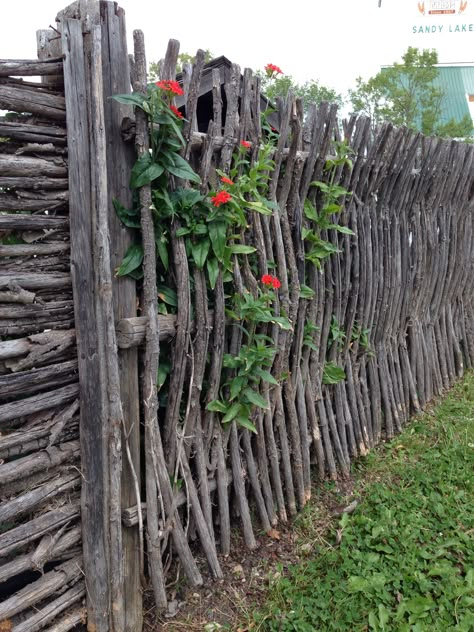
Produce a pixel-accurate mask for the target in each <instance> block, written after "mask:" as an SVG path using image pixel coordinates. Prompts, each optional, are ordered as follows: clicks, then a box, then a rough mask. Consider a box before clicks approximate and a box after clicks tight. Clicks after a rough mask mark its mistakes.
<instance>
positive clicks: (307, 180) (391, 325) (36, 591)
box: [0, 0, 474, 632]
mask: <svg viewBox="0 0 474 632" xmlns="http://www.w3.org/2000/svg"><path fill="white" fill-rule="evenodd" d="M57 22H58V25H57V28H58V30H57V32H56V31H42V32H39V36H38V42H39V60H34V61H33V60H31V61H25V60H17V61H11V60H0V107H1V108H3V109H7V110H9V111H10V112H12V113H13V112H16V114H9V115H7V116H6V117H3V118H2V119H0V136H1V137H2V139H3V140H2V142H1V143H0V230H1V231H2V233H1V240H0V256H1V260H0V421H1V422H2V427H1V434H0V459H1V461H0V591H1V595H2V597H1V598H2V601H1V603H0V622H3V623H5V622H6V623H5V625H6V624H8V625H10V624H11V629H12V630H14V631H16V632H19V631H20V630H21V631H25V632H26V631H27V630H28V631H29V632H32V631H35V630H43V629H48V630H50V631H51V632H52V631H55V632H59V630H61V631H62V630H69V629H72V628H73V627H74V626H76V625H77V624H78V623H80V622H81V621H83V622H85V621H86V620H87V626H88V629H90V630H94V632H108V631H115V632H122V631H124V630H126V631H127V632H137V631H138V630H140V629H141V627H142V591H143V589H144V588H145V586H146V585H147V583H149V584H150V586H151V587H152V589H153V592H154V596H155V601H156V604H157V607H158V609H162V608H164V607H166V605H167V589H166V584H167V578H168V576H169V573H170V569H171V570H172V569H174V568H175V566H176V564H179V565H180V566H181V568H182V570H183V572H184V574H185V576H186V578H187V581H188V583H189V584H190V585H191V586H199V585H202V584H203V582H204V581H210V577H212V578H220V577H222V576H223V573H222V570H221V566H220V561H219V556H220V555H222V554H223V555H227V554H228V553H229V551H230V550H231V546H232V538H231V526H232V525H234V526H240V527H241V528H242V532H243V537H244V541H245V544H246V545H247V547H248V548H249V549H255V548H256V547H257V546H258V541H257V538H256V536H255V529H256V528H257V529H258V530H259V531H262V530H263V531H265V532H266V533H267V534H270V535H271V534H272V533H273V530H274V529H275V528H278V524H281V523H286V522H287V521H288V520H289V518H290V517H292V516H294V515H295V514H296V513H297V512H298V511H299V510H301V509H302V508H303V507H304V505H305V504H306V503H307V502H308V500H309V498H310V496H311V489H312V485H314V484H317V481H318V480H323V479H325V478H328V477H329V478H333V479H336V478H338V477H348V476H349V474H350V466H351V463H352V462H353V460H354V459H356V458H357V457H358V456H360V455H364V454H367V452H368V451H369V450H370V449H371V448H373V447H374V446H375V445H377V444H378V443H380V441H382V440H384V439H389V438H391V437H393V436H394V435H395V434H396V433H397V432H399V431H400V430H401V429H402V427H403V426H404V424H405V423H406V422H407V421H408V420H409V418H410V416H411V415H412V414H414V413H416V412H418V411H420V410H421V409H423V408H424V407H425V406H426V404H427V403H428V402H430V400H432V399H433V397H435V396H437V395H440V394H441V393H442V392H443V391H445V390H446V389H447V388H449V387H450V386H451V385H452V384H453V382H454V381H455V379H456V378H457V377H458V376H460V375H462V373H463V372H464V369H465V367H472V363H473V362H474V343H473V340H474V337H473V335H474V292H473V290H474V287H473V286H474V281H473V279H474V275H473V273H474V254H473V252H474V250H473V245H474V243H473V242H474V232H473V228H474V222H473V219H474V213H473V211H474V204H473V185H474V178H473V174H474V171H473V160H474V148H473V147H472V146H470V145H468V144H463V143H458V142H455V141H448V140H441V139H438V138H425V137H423V136H422V135H421V134H417V133H415V132H413V131H411V130H408V129H396V128H393V127H392V126H391V125H389V124H387V125H384V126H383V127H381V128H380V129H379V130H378V131H377V133H376V134H375V135H374V134H373V132H372V131H371V126H370V121H369V120H368V119H367V118H364V117H351V118H350V119H348V120H345V121H339V120H338V118H337V109H336V107H335V106H332V105H329V104H327V103H323V104H321V105H320V106H319V107H311V108H310V109H309V112H308V113H307V115H306V116H304V114H303V105H302V102H301V100H299V99H295V98H293V97H292V95H291V94H290V95H289V96H288V98H287V99H281V100H279V102H278V103H277V104H275V106H276V112H277V116H276V118H275V116H273V117H272V119H271V120H272V125H275V122H274V121H277V123H278V125H277V127H276V129H275V128H272V126H270V125H268V124H266V123H265V116H264V122H263V124H262V112H261V107H262V103H264V101H262V99H261V95H260V79H259V77H258V76H256V75H255V74H253V73H252V72H251V71H250V70H245V71H244V73H243V74H242V73H241V71H240V68H239V67H238V66H237V65H232V66H231V67H230V68H229V69H228V72H226V73H225V76H226V80H225V82H224V84H222V80H221V76H222V75H221V74H220V73H219V70H218V69H215V68H214V69H213V71H212V78H213V81H212V107H210V109H209V116H208V130H207V133H200V132H198V131H197V129H198V127H197V108H198V100H199V98H200V85H201V77H202V75H203V71H204V73H205V67H204V66H205V64H204V52H203V51H198V53H197V56H196V61H195V63H194V65H193V66H192V67H191V66H186V67H185V68H184V69H183V73H182V75H180V81H181V85H182V86H183V89H184V105H183V106H182V108H181V112H182V113H183V114H184V116H185V121H184V123H181V122H180V120H179V115H176V124H177V125H180V126H181V127H180V130H181V132H182V135H183V139H184V140H183V145H182V147H181V148H180V149H179V156H180V158H179V159H176V162H175V163H172V165H171V167H170V168H171V171H170V172H169V174H168V176H166V172H165V176H163V177H166V178H167V179H166V183H167V184H166V186H167V192H166V193H165V194H164V193H159V191H158V188H157V183H158V182H163V181H164V180H163V179H162V180H159V178H161V177H162V175H163V170H161V166H160V162H159V161H160V158H159V155H158V157H157V155H156V154H154V153H153V151H154V149H155V145H154V142H155V140H154V137H153V138H151V139H150V134H151V135H153V134H155V133H157V134H158V133H160V132H159V129H160V126H161V127H162V128H163V126H164V122H163V121H164V120H165V119H160V121H162V122H161V123H160V121H158V123H159V125H160V126H154V125H153V124H150V121H149V116H148V114H147V112H146V108H145V109H142V108H141V107H135V108H133V107H132V106H131V105H128V104H127V98H123V97H122V99H121V102H119V101H117V100H115V99H113V98H112V97H113V96H114V95H117V94H120V95H127V94H130V93H131V92H132V86H133V90H134V93H135V95H138V97H137V101H136V103H137V105H138V106H139V105H140V103H142V104H143V102H144V101H146V99H147V98H148V97H147V96H146V95H147V93H148V92H147V91H148V87H147V80H146V60H145V49H144V43H143V36H142V35H141V33H140V32H135V34H134V39H135V51H134V57H133V58H132V60H133V63H132V64H129V58H128V54H127V47H126V33H125V23H124V15H123V12H122V10H121V9H119V8H118V7H117V6H116V4H115V3H112V2H108V1H101V2H95V1H92V0H80V1H79V2H75V3H74V4H72V5H71V6H70V7H68V8H67V9H65V10H64V11H63V12H62V13H61V14H60V15H59V16H58V18H57ZM178 52H179V45H178V43H177V42H176V41H173V40H172V41H171V42H170V44H169V46H168V50H167V53H166V57H165V59H164V60H163V62H162V64H161V80H162V81H173V80H174V79H175V76H176V63H177V56H178ZM29 76H40V77H42V82H41V83H32V82H31V81H29V80H20V79H18V77H29ZM151 89H152V90H156V88H155V87H152V88H151ZM140 95H142V96H141V97H140ZM133 98H134V97H133ZM140 99H141V101H140ZM263 114H264V115H265V113H263ZM202 120H203V112H202V110H201V112H200V121H202ZM66 125H67V131H66ZM157 130H158V131H157ZM242 141H243V142H244V146H245V147H244V148H243V146H242ZM341 148H344V152H345V153H344V156H343V157H342V158H341V153H340V152H341ZM150 149H151V150H152V151H151V153H150ZM262 152H265V153H264V156H265V161H266V162H262V161H263V159H262ZM137 158H138V159H139V161H140V160H142V164H143V161H144V160H148V161H151V163H153V160H156V161H157V162H156V163H153V164H156V165H158V167H154V169H155V171H154V172H153V173H154V174H155V177H153V178H148V179H147V178H143V177H142V180H141V181H138V184H136V182H137V178H136V167H134V164H135V162H136V160H137ZM181 159H182V160H183V161H186V162H187V164H188V165H189V166H190V167H189V169H191V168H192V169H193V170H194V171H192V172H191V171H189V170H188V171H187V170H186V169H187V167H186V166H184V167H183V163H182V162H181ZM151 163H150V164H151ZM263 164H264V166H265V169H263V167H262V169H261V172H262V173H263V175H262V173H261V172H260V171H259V169H260V167H261V165H263ZM176 165H180V166H181V168H180V169H178V168H177V167H176ZM257 165H258V166H259V169H256V168H255V169H254V171H252V168H253V167H256V166H257ZM173 170H174V173H173ZM257 172H258V173H257ZM189 173H195V174H197V175H198V176H199V181H197V178H196V184H194V182H193V181H192V179H190V176H189ZM259 173H260V175H259ZM134 174H135V175H134ZM157 174H158V175H157ZM131 176H132V183H133V181H134V178H135V184H134V185H133V192H132V190H131V188H130V186H129V184H130V182H131ZM230 176H232V179H231V177H230ZM222 178H224V181H222ZM245 178H247V180H245ZM252 178H254V180H255V182H257V185H256V188H255V195H254V196H249V194H248V192H247V193H242V194H239V195H241V197H239V196H238V195H237V193H236V191H237V188H232V187H234V186H235V187H237V186H238V185H237V184H236V183H238V181H241V182H243V181H244V180H245V182H251V181H252ZM225 179H227V180H228V181H232V182H233V183H234V184H232V185H229V187H230V188H227V189H222V188H221V187H222V186H223V185H222V182H225V181H226V180H225ZM148 180H149V182H148ZM218 191H221V193H222V191H225V192H228V194H229V197H226V196H224V197H222V195H221V198H218V200H219V199H220V200H221V202H220V204H222V200H227V201H228V200H233V201H236V200H237V198H238V199H239V200H241V202H239V203H241V205H242V208H245V221H244V222H243V223H242V224H241V225H240V226H239V227H238V229H237V230H233V231H231V232H230V233H229V234H228V235H226V236H225V240H226V241H225V243H224V245H222V244H221V245H220V246H219V245H218V240H217V238H215V235H214V236H213V234H211V233H212V230H211V229H208V228H202V229H200V230H198V231H196V232H195V233H194V234H192V236H191V237H189V234H190V230H191V229H190V230H188V228H187V226H186V225H185V223H184V220H182V218H181V217H180V216H179V214H178V211H176V208H177V202H176V200H178V201H179V203H180V204H181V205H183V204H184V202H183V200H184V199H185V197H186V196H188V197H187V198H186V199H190V198H189V195H190V194H192V195H193V196H195V197H194V198H193V199H194V200H195V202H193V203H191V206H190V208H191V211H190V214H189V215H188V216H187V217H190V218H191V220H192V221H194V220H195V219H196V222H197V218H198V217H201V215H199V214H200V213H201V214H202V212H203V209H204V210H205V209H208V211H209V218H208V219H209V222H211V220H212V221H214V220H215V219H216V218H217V220H216V221H217V222H218V221H219V217H218V213H217V211H218V210H219V204H213V203H212V202H211V199H210V198H211V196H215V195H217V192H218ZM160 196H161V197H160ZM167 196H168V198H169V199H170V200H171V201H172V202H173V201H174V203H175V207H173V212H168V211H167V210H166V209H167V208H168V210H169V207H168V206H167V204H168V202H167V199H168V198H167ZM260 198H261V199H260ZM224 203H225V202H224ZM193 204H194V206H193ZM206 205H207V206H206ZM215 207H217V211H216V208H215ZM180 208H184V207H183V206H181V207H180ZM220 208H221V210H222V206H221V207H220ZM262 211H264V212H262ZM212 213H214V215H211V214H212ZM183 217H184V216H183ZM212 218H214V220H213V219H212ZM191 220H190V221H191ZM207 225H208V224H207V223H206V220H205V219H204V220H203V226H207ZM209 226H210V223H209ZM192 230H195V227H194V224H193V228H192ZM206 230H211V232H209V233H206V232H205V231H206ZM200 235H201V236H200ZM202 235H204V237H202ZM209 235H210V238H209V239H208V242H209V243H208V242H206V241H205V240H206V239H207V238H208V236H209ZM200 239H202V240H203V241H202V242H201V241H199V240H200ZM202 244H205V246H203V247H202V248H201V246H202ZM198 246H199V248H198ZM226 248H227V250H226ZM203 252H204V255H202V253H203ZM213 252H215V253H219V252H221V254H222V257H221V259H219V257H217V255H216V257H217V258H216V260H215V261H214V262H212V261H210V257H211V253H213ZM130 253H132V254H133V253H134V254H135V255H136V256H137V257H138V259H137V261H138V263H137V265H134V266H130V265H128V268H127V269H124V267H123V265H121V264H122V261H123V260H124V258H125V261H127V255H128V257H129V258H128V261H129V263H130V260H131V255H130ZM137 253H138V254H137ZM226 253H230V254H229V256H228V257H227V259H226V256H227V255H226ZM206 257H207V258H208V261H207V262H206ZM165 264H166V265H165ZM127 271H129V272H134V274H133V275H132V276H130V275H126V274H122V272H127ZM137 272H138V274H137ZM262 279H264V282H262ZM268 279H271V281H270V282H269V283H270V285H271V284H272V283H273V287H271V288H268V287H267V286H268V283H266V282H265V280H268ZM257 303H258V306H260V307H259V309H260V308H261V310H263V312H262V311H260V312H259V313H263V314H264V316H265V318H263V320H260V321H258V322H255V321H251V320H250V319H248V318H247V317H245V316H244V315H243V314H244V312H245V310H247V311H246V312H245V313H246V314H248V313H250V312H251V308H252V309H254V311H255V310H256V309H257V308H256V307H255V305H256V304H257ZM262 305H263V307H262ZM236 306H237V307H238V308H239V309H240V311H238V309H237V307H236ZM265 310H266V311H265ZM269 310H271V316H268V314H269V313H270V311H269ZM252 313H253V312H252ZM257 342H258V344H260V343H261V348H260V347H259V349H260V353H261V354H265V353H266V354H267V355H266V356H264V355H261V356H260V357H261V358H263V359H262V360H261V364H260V365H259V366H257V367H256V369H255V371H256V373H254V374H252V376H251V377H250V378H249V377H248V373H246V372H245V371H246V369H245V367H244V364H245V363H247V364H246V365H245V366H247V368H248V366H250V360H249V357H250V355H249V354H250V352H251V351H252V349H253V347H252V344H254V343H255V345H257ZM257 346H258V345H257ZM255 348H256V347H255ZM270 351H271V353H270ZM239 362H241V363H242V364H241V365H239ZM242 367H244V368H242ZM239 371H240V372H239ZM255 375H257V376H259V379H258V380H257V379H256V378H255ZM246 376H247V377H246ZM235 378H242V379H243V380H244V381H242V380H241V381H240V382H239V381H238V379H237V381H236V379H235ZM245 380H247V381H245ZM239 385H240V386H239ZM242 385H243V386H242ZM239 388H240V389H243V390H245V392H246V397H247V400H245V402H246V403H245V402H244V400H239V399H238V393H239V392H240V391H239V390H238V389H239ZM234 389H235V390H234ZM248 398H250V399H248ZM249 401H250V403H252V402H253V405H252V406H250V404H249V403H248V402H249ZM236 402H240V403H238V404H236ZM242 402H244V403H242ZM233 406H234V408H232V407H233ZM244 412H247V413H248V414H246V415H244ZM253 430H255V431H256V432H254V431H253ZM315 481H316V483H315ZM205 561H207V566H208V568H206V564H205V563H204V562H205ZM84 600H85V605H84ZM6 629H10V628H6Z"/></svg>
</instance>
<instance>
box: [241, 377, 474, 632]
mask: <svg viewBox="0 0 474 632" xmlns="http://www.w3.org/2000/svg"><path fill="white" fill-rule="evenodd" d="M473 421H474V375H473V374H472V373H470V374H469V375H467V376H466V378H465V379H464V381H463V382H462V383H460V384H458V385H457V386H456V387H455V388H454V389H453V391H452V392H451V393H450V394H449V395H448V397H447V398H446V399H445V400H444V402H443V403H442V404H441V405H440V406H438V407H437V408H436V409H434V410H433V411H432V412H431V413H429V414H424V415H422V416H420V417H418V418H416V419H414V420H413V421H412V422H411V424H410V425H409V426H408V427H407V429H406V430H405V431H404V433H403V434H401V435H399V436H398V437H397V438H396V439H395V440H393V441H392V442H391V443H388V444H386V445H385V446H382V447H381V448H379V449H378V450H376V451H375V452H373V453H372V454H370V455H369V456H368V457H366V458H365V459H364V460H359V461H358V463H357V464H356V465H355V467H354V472H353V475H354V478H355V483H354V488H353V491H352V495H351V496H350V497H348V496H347V495H346V496H344V493H343V492H341V491H339V496H338V497H336V496H337V493H338V492H337V490H335V489H334V483H333V484H327V485H325V486H323V490H322V492H321V493H322V494H323V495H324V494H326V500H327V498H328V497H329V498H331V497H332V498H333V500H338V501H339V502H341V501H342V502H343V503H344V502H345V503H347V504H348V502H349V501H350V500H352V498H353V497H356V498H358V500H359V506H358V507H357V509H356V511H355V512H354V513H353V514H352V515H348V514H344V515H343V516H342V518H341V517H339V518H337V519H334V520H332V521H331V522H330V525H329V527H328V528H326V530H325V532H324V535H322V534H321V529H320V527H319V528H318V516H319V521H321V510H318V509H317V504H318V503H317V501H316V503H315V504H314V505H313V504H312V505H311V506H309V507H308V508H307V509H306V510H305V511H304V512H303V513H302V516H301V518H300V519H299V521H298V523H297V525H296V527H297V528H298V527H299V546H300V547H301V545H302V544H305V543H306V549H305V550H308V547H309V544H311V546H312V547H313V551H314V552H313V553H312V554H311V558H306V559H305V560H304V561H303V562H302V563H300V564H298V565H297V566H294V567H290V568H289V569H288V570H287V571H286V572H283V570H282V576H281V577H279V576H278V574H277V579H274V580H271V581H270V586H269V593H268V600H267V601H266V603H264V604H263V606H262V605H261V606H260V611H259V612H258V613H257V614H255V615H254V616H253V621H252V623H251V624H250V626H249V627H250V629H252V630H255V631H257V630H258V631H262V632H263V631H264V630H270V631H279V632H287V631H295V632H313V631H326V630H327V631H330V630H337V631H339V632H346V631H347V632H351V631H353V632H359V631H362V630H374V631H377V632H378V631H386V632H388V631H395V630H396V631H397V632H405V631H407V632H408V631H410V632H424V631H425V630H426V631H430V632H450V631H453V632H454V631H457V632H468V631H474V542H473V535H474V524H473V516H474V503H473V501H474V493H473V490H474V467H473V466H474V431H473V427H474V424H473ZM331 495H332V496H331ZM316 539H317V541H316ZM338 540H340V544H339V545H337V544H336V542H337V541H338ZM303 548H304V547H303Z"/></svg>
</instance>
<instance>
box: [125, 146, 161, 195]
mask: <svg viewBox="0 0 474 632" xmlns="http://www.w3.org/2000/svg"><path fill="white" fill-rule="evenodd" d="M163 171H164V168H163V167H162V166H161V165H159V164H158V163H157V162H153V161H152V159H151V156H150V154H149V153H146V154H143V156H141V157H140V158H139V159H138V160H137V161H136V163H135V164H134V165H133V169H132V175H131V177H130V188H131V189H138V188H139V187H142V186H144V185H145V184H149V183H150V182H152V181H153V180H155V179H156V178H158V177H159V176H161V174H162V173H163Z"/></svg>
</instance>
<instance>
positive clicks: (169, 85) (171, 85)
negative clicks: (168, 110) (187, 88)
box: [156, 80, 184, 97]
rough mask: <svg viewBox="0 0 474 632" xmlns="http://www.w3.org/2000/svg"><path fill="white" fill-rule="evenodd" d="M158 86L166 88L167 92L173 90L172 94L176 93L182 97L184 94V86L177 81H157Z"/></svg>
mask: <svg viewBox="0 0 474 632" xmlns="http://www.w3.org/2000/svg"><path fill="white" fill-rule="evenodd" d="M156 86H157V87H158V88H161V89H162V90H166V91H167V92H171V93H172V94H176V96H178V97H180V96H182V95H183V94H184V91H183V88H182V87H181V86H180V85H179V83H178V82H177V81H170V80H164V81H157V82H156Z"/></svg>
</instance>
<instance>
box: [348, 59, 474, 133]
mask: <svg viewBox="0 0 474 632" xmlns="http://www.w3.org/2000/svg"><path fill="white" fill-rule="evenodd" d="M437 63H438V54H437V52H436V51H435V50H428V49H424V50H422V51H420V50H419V49H418V48H413V47H409V48H408V50H407V51H406V53H405V54H404V55H403V56H402V62H401V63H397V62H395V63H394V64H393V66H390V67H387V68H383V69H382V70H381V71H380V72H379V73H377V74H376V75H375V77H372V78H370V79H369V80H368V81H363V80H362V78H361V77H359V78H358V79H357V82H356V89H355V90H349V98H350V101H351V104H352V107H353V111H354V112H360V113H363V114H366V115H367V116H370V118H371V119H372V121H373V124H374V126H377V125H378V124H379V123H381V122H382V121H389V122H391V123H393V124H394V125H406V126H407V127H410V128H412V129H415V130H418V131H421V132H423V133H424V134H425V135H427V136H430V135H433V134H435V135H438V136H445V137H447V136H449V137H455V138H464V137H467V136H469V135H470V134H471V132H472V120H471V117H470V116H465V117H464V118H463V119H462V120H461V121H456V120H455V119H451V120H449V121H448V122H445V123H443V122H442V119H441V117H442V112H443V106H444V102H445V98H446V97H445V94H444V92H443V90H442V89H441V88H440V87H439V86H438V85H437V84H436V79H437V78H438V76H439V70H438V68H437V67H436V64H437Z"/></svg>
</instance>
